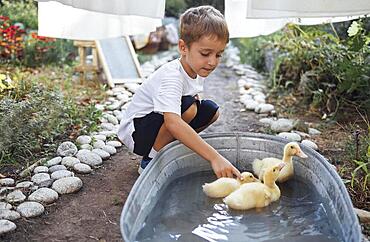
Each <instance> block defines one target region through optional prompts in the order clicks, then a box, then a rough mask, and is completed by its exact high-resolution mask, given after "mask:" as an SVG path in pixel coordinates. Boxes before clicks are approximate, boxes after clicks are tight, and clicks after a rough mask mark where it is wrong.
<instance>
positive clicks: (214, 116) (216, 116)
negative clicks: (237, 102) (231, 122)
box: [211, 109, 220, 123]
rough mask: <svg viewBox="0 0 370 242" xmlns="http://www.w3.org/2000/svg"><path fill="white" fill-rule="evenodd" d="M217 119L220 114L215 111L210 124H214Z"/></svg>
mask: <svg viewBox="0 0 370 242" xmlns="http://www.w3.org/2000/svg"><path fill="white" fill-rule="evenodd" d="M218 117H220V112H219V111H218V109H217V111H216V113H215V114H214V115H213V118H212V119H211V123H213V122H215V121H216V120H217V119H218Z"/></svg>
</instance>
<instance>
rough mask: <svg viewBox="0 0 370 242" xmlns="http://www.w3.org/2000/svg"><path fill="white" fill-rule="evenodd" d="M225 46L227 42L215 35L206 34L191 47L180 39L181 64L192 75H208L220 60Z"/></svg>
mask: <svg viewBox="0 0 370 242" xmlns="http://www.w3.org/2000/svg"><path fill="white" fill-rule="evenodd" d="M225 46H226V42H225V41H224V40H219V39H218V38H217V37H215V36H204V37H202V38H200V39H199V40H198V41H195V42H193V43H191V44H190V46H189V47H188V46H187V45H186V44H185V42H184V41H183V40H182V39H180V41H179V50H180V53H181V60H180V61H181V64H182V66H183V67H184V70H185V71H186V73H187V74H188V75H189V76H190V77H192V78H195V77H196V76H197V75H199V76H201V77H207V76H208V75H209V74H210V73H211V72H212V71H213V70H214V69H215V68H216V67H217V65H218V63H219V62H220V59H221V55H222V53H223V52H224V49H225Z"/></svg>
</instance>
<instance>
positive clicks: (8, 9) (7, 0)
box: [0, 0, 37, 30]
mask: <svg viewBox="0 0 370 242" xmlns="http://www.w3.org/2000/svg"><path fill="white" fill-rule="evenodd" d="M1 15H2V16H8V17H10V18H11V20H12V23H13V24H14V23H22V24H23V25H24V27H25V28H26V29H34V30H35V29H37V2H36V1H34V0H3V1H2V6H1V5H0V16H1Z"/></svg>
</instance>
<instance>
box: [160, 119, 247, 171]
mask: <svg viewBox="0 0 370 242" xmlns="http://www.w3.org/2000/svg"><path fill="white" fill-rule="evenodd" d="M163 115H164V125H165V127H166V129H167V130H168V131H169V132H170V133H171V135H172V136H173V137H174V138H175V139H177V140H179V141H181V142H182V143H183V144H184V145H186V146H187V147H189V148H190V149H191V150H193V151H194V152H195V153H197V154H198V155H200V156H201V157H203V158H204V159H206V160H208V161H209V162H210V163H211V166H212V169H213V171H214V173H215V174H216V176H217V178H220V177H233V175H235V176H237V177H238V178H241V177H240V172H239V170H238V169H236V168H235V167H234V166H233V165H232V164H231V163H230V162H229V161H228V160H227V159H225V158H224V157H223V156H222V155H220V154H219V153H218V152H217V151H216V150H215V149H214V148H213V147H212V146H210V145H209V144H207V143H206V142H205V141H204V140H203V139H202V138H201V137H200V136H199V135H198V134H197V132H195V131H194V130H193V129H192V128H191V127H190V126H189V125H188V124H187V123H186V122H185V121H184V120H182V119H181V117H180V116H179V115H177V114H175V113H170V112H165V113H164V114H163Z"/></svg>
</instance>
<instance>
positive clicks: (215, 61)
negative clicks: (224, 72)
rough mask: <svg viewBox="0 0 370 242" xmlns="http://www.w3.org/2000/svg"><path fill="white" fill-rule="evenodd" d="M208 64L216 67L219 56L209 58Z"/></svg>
mask: <svg viewBox="0 0 370 242" xmlns="http://www.w3.org/2000/svg"><path fill="white" fill-rule="evenodd" d="M208 65H210V66H212V67H214V66H216V65H217V58H209V59H208Z"/></svg>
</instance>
